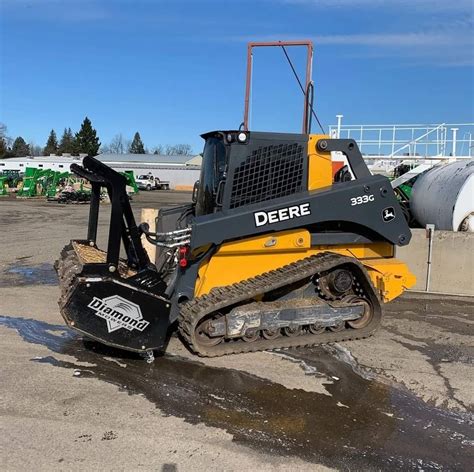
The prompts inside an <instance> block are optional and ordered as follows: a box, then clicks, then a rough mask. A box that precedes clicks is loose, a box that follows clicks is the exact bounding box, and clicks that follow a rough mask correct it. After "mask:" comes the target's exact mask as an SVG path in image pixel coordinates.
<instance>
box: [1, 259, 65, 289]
mask: <svg viewBox="0 0 474 472" xmlns="http://www.w3.org/2000/svg"><path fill="white" fill-rule="evenodd" d="M57 283H58V277H57V275H56V272H55V270H54V268H53V265H52V264H48V263H41V264H34V265H27V264H26V263H24V261H18V262H17V263H13V264H9V265H7V266H6V267H5V268H3V270H0V288H1V287H16V286H25V285H57Z"/></svg>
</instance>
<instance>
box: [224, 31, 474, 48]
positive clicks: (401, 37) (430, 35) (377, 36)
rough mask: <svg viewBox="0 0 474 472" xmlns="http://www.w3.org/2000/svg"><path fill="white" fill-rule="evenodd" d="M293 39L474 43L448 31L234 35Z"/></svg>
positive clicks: (400, 43)
mask: <svg viewBox="0 0 474 472" xmlns="http://www.w3.org/2000/svg"><path fill="white" fill-rule="evenodd" d="M275 38H277V39H281V40H292V39H302V38H304V39H311V40H312V41H313V42H314V43H315V46H316V47H317V46H318V45H329V46H333V45H345V46H371V47H376V48H386V47H408V48H411V47H413V46H427V47H431V46H468V45H474V39H473V38H472V36H470V35H469V34H462V33H460V34H450V33H447V32H440V33H437V32H406V33H370V34H322V35H305V34H298V35H288V34H274V35H271V36H270V35H266V36H257V37H255V36H250V35H249V36H234V37H229V38H228V39H229V40H233V41H242V42H246V41H257V40H258V41H275Z"/></svg>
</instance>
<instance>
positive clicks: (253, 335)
mask: <svg viewBox="0 0 474 472" xmlns="http://www.w3.org/2000/svg"><path fill="white" fill-rule="evenodd" d="M259 337H260V335H259V332H258V329H248V330H247V331H246V332H245V334H244V335H243V336H242V339H243V340H244V341H245V342H247V343H253V342H254V341H256V340H257V339H258V338H259Z"/></svg>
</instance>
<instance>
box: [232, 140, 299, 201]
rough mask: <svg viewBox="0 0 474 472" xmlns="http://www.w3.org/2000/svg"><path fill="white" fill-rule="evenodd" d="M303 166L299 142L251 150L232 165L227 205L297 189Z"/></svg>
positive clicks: (274, 195)
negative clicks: (231, 178)
mask: <svg viewBox="0 0 474 472" xmlns="http://www.w3.org/2000/svg"><path fill="white" fill-rule="evenodd" d="M303 166H304V162H303V146H302V145H301V144H298V143H291V144H279V145H271V146H265V147H260V148H258V149H256V150H254V151H253V152H252V154H251V155H250V156H248V157H247V159H245V161H244V162H242V163H241V164H240V165H239V166H238V167H237V168H236V169H235V173H234V179H233V182H232V193H231V197H230V208H237V207H240V206H243V205H249V204H251V203H257V202H263V201H265V200H273V199H274V198H279V197H284V196H286V195H291V194H293V193H297V192H300V191H301V190H302V183H303V169H304V167H303Z"/></svg>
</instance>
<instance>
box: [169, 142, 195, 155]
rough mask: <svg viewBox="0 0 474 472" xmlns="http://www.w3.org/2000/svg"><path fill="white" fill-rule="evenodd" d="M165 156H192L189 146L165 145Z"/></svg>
mask: <svg viewBox="0 0 474 472" xmlns="http://www.w3.org/2000/svg"><path fill="white" fill-rule="evenodd" d="M165 155H166V156H192V155H193V150H192V148H191V146H190V145H189V144H174V145H173V146H171V145H169V144H167V145H166V148H165Z"/></svg>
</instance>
